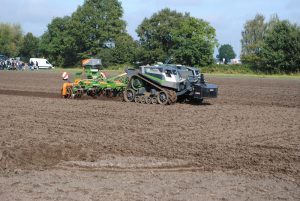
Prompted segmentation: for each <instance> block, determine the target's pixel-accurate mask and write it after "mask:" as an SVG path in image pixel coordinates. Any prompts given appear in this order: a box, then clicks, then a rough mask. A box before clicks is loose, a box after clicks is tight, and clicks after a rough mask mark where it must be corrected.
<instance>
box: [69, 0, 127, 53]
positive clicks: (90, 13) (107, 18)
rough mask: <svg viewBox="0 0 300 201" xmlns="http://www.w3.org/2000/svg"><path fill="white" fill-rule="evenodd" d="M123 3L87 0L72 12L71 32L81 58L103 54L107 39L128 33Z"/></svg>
mask: <svg viewBox="0 0 300 201" xmlns="http://www.w3.org/2000/svg"><path fill="white" fill-rule="evenodd" d="M122 17H123V9H122V5H121V3H120V2H119V1H117V0H85V2H84V4H83V5H82V6H79V7H78V9H77V11H76V12H74V13H73V14H72V17H71V24H70V33H71V35H73V36H74V37H75V41H76V46H77V47H78V53H79V55H80V57H81V58H86V57H91V56H96V55H99V54H100V55H101V53H102V52H103V51H104V50H103V48H105V47H103V45H104V43H105V42H107V41H113V42H116V38H117V37H118V36H119V35H122V34H124V33H126V29H125V28H126V23H125V21H124V20H122Z"/></svg>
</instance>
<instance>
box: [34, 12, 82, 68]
mask: <svg viewBox="0 0 300 201" xmlns="http://www.w3.org/2000/svg"><path fill="white" fill-rule="evenodd" d="M69 27H70V17H68V16H65V17H63V18H60V17H57V18H54V19H53V20H52V22H51V23H50V24H49V25H48V30H47V31H46V32H45V34H44V35H43V36H42V38H41V45H40V49H41V52H42V53H43V54H44V55H45V56H46V57H47V58H49V60H50V61H54V62H53V63H54V64H55V65H57V66H68V65H73V64H74V63H76V62H77V54H76V50H77V47H76V44H75V38H74V37H73V36H72V34H70V31H69V30H70V28H69Z"/></svg>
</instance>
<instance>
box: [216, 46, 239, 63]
mask: <svg viewBox="0 0 300 201" xmlns="http://www.w3.org/2000/svg"><path fill="white" fill-rule="evenodd" d="M235 57H236V54H235V52H234V51H233V48H232V46H231V45H229V44H225V45H221V47H220V48H219V54H218V55H217V58H218V59H219V61H223V59H225V64H227V63H228V62H230V60H231V59H234V58H235Z"/></svg>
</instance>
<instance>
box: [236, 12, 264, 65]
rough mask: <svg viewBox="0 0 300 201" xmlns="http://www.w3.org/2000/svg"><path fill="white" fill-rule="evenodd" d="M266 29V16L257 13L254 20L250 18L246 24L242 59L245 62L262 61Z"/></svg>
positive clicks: (243, 33)
mask: <svg viewBox="0 0 300 201" xmlns="http://www.w3.org/2000/svg"><path fill="white" fill-rule="evenodd" d="M265 31H266V24H265V17H264V16H263V15H260V14H257V15H256V16H255V18H254V19H253V20H249V21H247V22H246V24H245V25H244V30H243V31H242V40H241V44H242V53H241V60H242V62H243V63H249V64H256V65H258V64H259V63H260V57H259V54H260V51H261V48H262V44H263V37H264V34H265Z"/></svg>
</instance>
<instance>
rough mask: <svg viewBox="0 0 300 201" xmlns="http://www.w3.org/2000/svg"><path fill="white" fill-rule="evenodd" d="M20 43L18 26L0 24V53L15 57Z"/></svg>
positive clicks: (20, 31)
mask: <svg viewBox="0 0 300 201" xmlns="http://www.w3.org/2000/svg"><path fill="white" fill-rule="evenodd" d="M21 42H22V29H21V26H20V25H12V24H5V23H0V53H1V54H5V55H6V56H10V57H15V56H18V55H19V50H20V44H21Z"/></svg>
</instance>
